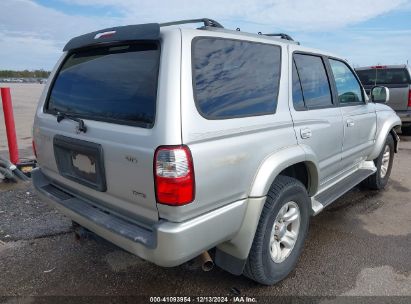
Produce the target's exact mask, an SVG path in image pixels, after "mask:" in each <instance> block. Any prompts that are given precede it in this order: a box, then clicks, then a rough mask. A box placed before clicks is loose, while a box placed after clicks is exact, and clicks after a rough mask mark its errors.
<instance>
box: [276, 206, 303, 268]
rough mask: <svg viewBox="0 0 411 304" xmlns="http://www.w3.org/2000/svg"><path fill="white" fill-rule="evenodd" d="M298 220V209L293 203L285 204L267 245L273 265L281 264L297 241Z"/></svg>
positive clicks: (299, 216)
mask: <svg viewBox="0 0 411 304" xmlns="http://www.w3.org/2000/svg"><path fill="white" fill-rule="evenodd" d="M300 220H301V215H300V208H298V205H297V204H296V203H295V202H288V203H286V204H285V205H284V206H283V207H282V208H281V209H280V211H279V212H278V214H277V217H276V218H275V221H274V225H273V228H272V231H271V235H270V244H269V250H270V255H271V259H272V260H273V262H274V263H281V262H283V261H284V260H285V259H286V258H287V257H288V256H289V255H290V253H291V251H292V250H293V248H294V246H295V243H296V241H297V239H298V233H299V230H300Z"/></svg>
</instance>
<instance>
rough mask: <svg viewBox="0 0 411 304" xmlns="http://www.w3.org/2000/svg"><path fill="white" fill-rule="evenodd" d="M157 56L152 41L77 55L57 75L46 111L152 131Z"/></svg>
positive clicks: (84, 51)
mask: <svg viewBox="0 0 411 304" xmlns="http://www.w3.org/2000/svg"><path fill="white" fill-rule="evenodd" d="M159 57H160V50H159V47H158V45H157V44H154V43H153V44H150V43H149V44H130V45H121V46H111V47H103V48H94V49H89V50H83V51H76V52H74V53H72V54H70V55H69V56H68V58H67V59H66V60H65V62H64V64H63V65H62V67H61V68H60V70H59V72H58V75H57V78H56V79H55V81H54V85H53V87H52V89H51V91H50V95H49V101H48V105H47V111H48V112H51V113H56V112H62V113H68V114H71V115H75V116H77V117H81V118H86V119H92V120H101V121H108V122H115V123H123V124H130V125H137V126H140V127H145V128H150V127H152V125H153V124H154V118H155V108H156V95H157V78H158V67H159Z"/></svg>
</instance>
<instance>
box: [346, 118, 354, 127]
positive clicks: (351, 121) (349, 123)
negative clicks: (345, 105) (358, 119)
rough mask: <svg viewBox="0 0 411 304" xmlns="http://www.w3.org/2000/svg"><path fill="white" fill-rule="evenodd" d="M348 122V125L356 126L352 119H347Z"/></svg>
mask: <svg viewBox="0 0 411 304" xmlns="http://www.w3.org/2000/svg"><path fill="white" fill-rule="evenodd" d="M346 122H347V127H354V125H355V122H354V120H352V119H347V121H346Z"/></svg>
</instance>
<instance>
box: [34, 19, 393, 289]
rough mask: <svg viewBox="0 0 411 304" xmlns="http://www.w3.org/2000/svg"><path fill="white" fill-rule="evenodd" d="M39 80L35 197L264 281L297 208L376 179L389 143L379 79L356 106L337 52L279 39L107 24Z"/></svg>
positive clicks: (272, 277)
mask: <svg viewBox="0 0 411 304" xmlns="http://www.w3.org/2000/svg"><path fill="white" fill-rule="evenodd" d="M191 22H203V23H204V26H202V27H201V28H199V29H191V28H187V26H183V27H180V26H178V25H179V24H184V23H191ZM49 79H50V80H49V81H48V83H47V85H46V86H45V90H44V93H43V96H42V97H41V99H40V102H39V106H38V109H37V112H36V115H35V121H34V127H33V138H34V142H33V146H34V148H35V151H36V154H37V160H38V164H39V169H36V170H34V171H33V173H32V177H33V183H34V186H35V188H36V190H37V192H38V194H39V195H40V196H41V197H42V198H43V199H44V200H45V201H48V202H49V203H50V204H52V205H53V206H55V207H56V208H57V209H59V210H60V211H61V212H63V213H64V214H66V215H67V216H68V217H69V218H71V219H72V220H73V221H74V222H75V223H77V224H79V225H81V226H82V227H85V228H87V229H88V230H90V231H92V232H94V233H96V234H98V235H100V236H101V237H103V238H105V239H107V240H109V241H110V242H112V243H114V244H116V245H118V246H119V247H121V248H123V249H125V250H127V251H129V252H131V253H133V254H135V255H137V256H139V257H141V258H143V259H146V260H148V261H151V262H153V263H155V264H157V265H160V266H166V267H171V266H176V265H180V264H182V263H184V262H187V261H189V260H190V259H193V258H195V257H197V256H199V255H201V254H203V255H207V254H206V253H205V252H207V251H208V250H210V249H214V248H215V251H214V250H213V252H215V255H214V260H215V263H216V264H217V265H218V266H219V267H221V268H223V269H225V270H227V271H229V272H231V273H233V274H236V275H240V274H245V275H246V276H247V277H249V278H251V279H253V280H255V281H257V282H259V283H262V284H274V283H276V282H278V281H280V280H282V279H284V278H285V277H286V276H287V275H288V274H289V273H290V271H291V270H292V269H293V268H294V267H295V265H296V263H297V260H298V257H299V256H300V254H301V251H302V249H303V245H304V240H305V238H306V235H307V230H308V226H309V220H310V217H311V216H313V215H316V214H318V213H319V212H320V211H322V210H323V209H324V208H325V207H326V206H328V205H329V204H331V203H332V202H333V201H335V200H336V199H337V198H338V197H339V196H341V195H342V194H344V193H345V192H347V191H348V190H350V189H351V188H352V187H354V186H355V185H357V184H359V183H363V184H364V185H366V186H368V187H370V188H372V189H383V188H384V187H385V185H386V184H387V181H388V178H389V176H390V172H391V168H392V164H393V158H394V153H395V152H396V151H397V144H398V140H399V139H398V136H397V135H396V132H395V129H396V128H398V127H399V126H400V124H401V121H400V119H399V117H398V116H397V115H396V114H395V112H394V111H393V110H392V109H391V108H390V107H388V106H386V105H384V104H381V103H383V102H386V101H387V99H388V89H387V88H385V87H376V88H374V89H373V90H372V92H371V101H373V102H369V101H368V98H367V96H366V94H365V92H364V89H363V87H362V86H361V84H360V81H359V80H358V78H357V76H356V74H355V73H354V71H353V69H352V68H351V67H350V66H349V65H348V64H347V63H346V62H345V61H344V60H343V59H341V58H339V57H336V56H333V55H331V54H328V53H326V52H322V51H318V50H314V49H311V48H307V47H304V46H301V45H299V44H298V43H296V42H295V41H293V40H292V39H291V38H290V37H289V36H288V35H285V34H279V35H275V36H273V35H263V34H251V33H244V32H240V31H231V30H226V29H224V28H223V27H222V26H221V25H220V24H219V23H218V22H216V21H213V20H210V19H200V20H189V21H178V22H172V23H166V24H142V25H132V26H125V27H116V28H110V29H104V30H101V31H97V32H93V33H89V34H86V35H83V36H80V37H76V38H73V39H72V40H70V41H69V42H68V43H67V45H66V46H65V48H64V54H63V56H62V57H61V59H60V60H59V62H58V63H57V67H56V68H55V69H54V71H53V72H52V74H51V76H50V78H49ZM375 102H378V103H375ZM336 262H337V261H336Z"/></svg>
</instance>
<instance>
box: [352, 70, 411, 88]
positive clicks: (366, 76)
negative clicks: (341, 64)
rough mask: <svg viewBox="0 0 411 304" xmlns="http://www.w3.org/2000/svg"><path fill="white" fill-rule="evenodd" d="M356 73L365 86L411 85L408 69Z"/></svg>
mask: <svg viewBox="0 0 411 304" xmlns="http://www.w3.org/2000/svg"><path fill="white" fill-rule="evenodd" d="M356 72H357V75H358V77H359V78H360V80H361V82H362V84H363V85H377V84H409V83H410V76H409V74H408V71H407V69H369V70H357V71H356Z"/></svg>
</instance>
